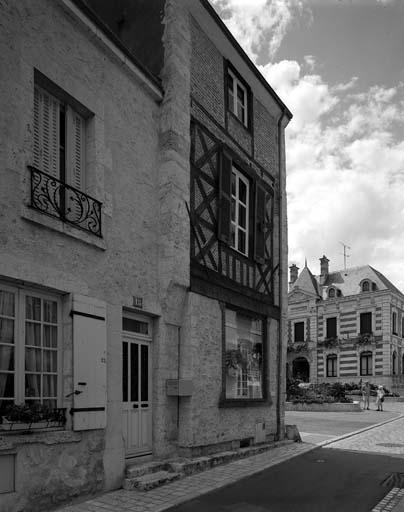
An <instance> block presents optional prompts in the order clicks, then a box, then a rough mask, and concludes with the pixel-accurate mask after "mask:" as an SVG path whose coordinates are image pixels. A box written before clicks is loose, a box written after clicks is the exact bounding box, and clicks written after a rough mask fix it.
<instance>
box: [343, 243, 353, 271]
mask: <svg viewBox="0 0 404 512" xmlns="http://www.w3.org/2000/svg"><path fill="white" fill-rule="evenodd" d="M340 244H341V245H342V246H343V248H344V253H343V256H344V270H346V259H347V258H350V257H351V256H350V255H349V254H347V252H346V250H347V249H351V248H350V247H349V245H346V244H344V242H340Z"/></svg>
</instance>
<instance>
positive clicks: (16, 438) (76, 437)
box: [0, 428, 82, 451]
mask: <svg viewBox="0 0 404 512" xmlns="http://www.w3.org/2000/svg"><path fill="white" fill-rule="evenodd" d="M81 439H82V436H81V434H80V433H78V432H72V431H71V430H60V428H58V429H49V428H47V429H43V430H35V431H33V430H31V431H24V433H23V432H21V431H18V430H17V431H16V430H8V431H0V451H3V450H12V449H14V448H16V447H17V446H19V445H24V444H47V445H52V444H63V443H79V442H80V441H81Z"/></svg>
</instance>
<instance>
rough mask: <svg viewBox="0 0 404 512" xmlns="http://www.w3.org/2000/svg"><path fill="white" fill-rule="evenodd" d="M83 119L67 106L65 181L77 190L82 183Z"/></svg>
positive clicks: (82, 185) (81, 188)
mask: <svg viewBox="0 0 404 512" xmlns="http://www.w3.org/2000/svg"><path fill="white" fill-rule="evenodd" d="M84 148H85V119H84V118H83V117H82V116H80V115H79V114H78V113H77V112H75V111H74V110H73V109H72V108H71V107H67V155H68V156H67V181H68V184H69V185H71V186H72V187H74V188H77V189H78V190H83V191H84V189H85V184H84Z"/></svg>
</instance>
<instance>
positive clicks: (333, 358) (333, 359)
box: [326, 354, 338, 377]
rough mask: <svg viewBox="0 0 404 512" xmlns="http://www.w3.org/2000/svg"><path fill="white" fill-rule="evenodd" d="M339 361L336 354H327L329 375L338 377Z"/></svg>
mask: <svg viewBox="0 0 404 512" xmlns="http://www.w3.org/2000/svg"><path fill="white" fill-rule="evenodd" d="M337 362H338V358H337V355H336V354H330V355H329V356H327V366H326V368H327V377H337Z"/></svg>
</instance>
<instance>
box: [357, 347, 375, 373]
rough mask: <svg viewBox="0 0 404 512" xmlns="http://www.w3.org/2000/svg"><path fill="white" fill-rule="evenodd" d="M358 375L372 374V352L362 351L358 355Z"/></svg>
mask: <svg viewBox="0 0 404 512" xmlns="http://www.w3.org/2000/svg"><path fill="white" fill-rule="evenodd" d="M359 365H360V375H361V376H365V375H372V374H373V355H372V352H362V353H361V355H360V361H359Z"/></svg>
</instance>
